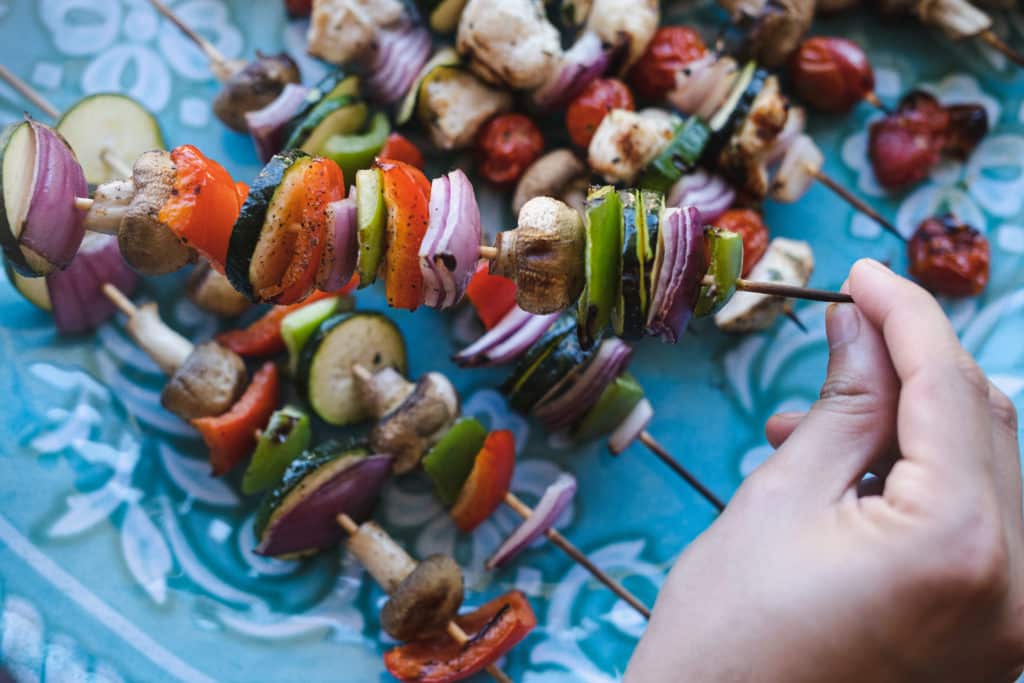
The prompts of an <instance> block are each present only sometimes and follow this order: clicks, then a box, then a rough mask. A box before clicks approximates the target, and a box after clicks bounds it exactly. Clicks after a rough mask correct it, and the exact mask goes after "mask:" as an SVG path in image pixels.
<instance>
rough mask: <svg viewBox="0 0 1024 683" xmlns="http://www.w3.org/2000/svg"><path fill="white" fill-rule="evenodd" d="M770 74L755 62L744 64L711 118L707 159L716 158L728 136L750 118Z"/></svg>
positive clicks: (712, 159) (714, 160)
mask: <svg viewBox="0 0 1024 683" xmlns="http://www.w3.org/2000/svg"><path fill="white" fill-rule="evenodd" d="M769 75H770V74H769V73H768V72H767V71H765V70H764V69H758V68H757V64H756V63H755V62H747V63H746V64H745V65H744V66H743V70H742V71H740V72H739V74H737V76H736V81H735V82H734V83H733V87H732V90H730V91H729V96H728V97H727V98H726V100H725V103H724V104H723V105H722V106H721V107H720V108H719V110H718V111H717V112H715V115H714V116H713V117H711V120H710V121H708V128H710V129H711V136H710V138H709V139H708V141H707V144H706V145H705V146H704V158H705V159H708V160H709V161H711V162H712V163H714V162H717V160H718V155H719V154H720V153H721V151H722V149H724V148H725V145H726V144H727V143H728V142H729V138H731V137H732V134H733V133H734V132H735V131H737V130H739V128H740V126H741V125H742V124H743V121H744V120H745V119H746V118H747V114H749V113H750V107H751V105H753V104H754V100H755V99H757V95H758V93H760V92H761V88H763V87H764V82H765V79H767V78H768V76H769Z"/></svg>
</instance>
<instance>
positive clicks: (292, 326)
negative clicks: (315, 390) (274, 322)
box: [281, 296, 341, 373]
mask: <svg viewBox="0 0 1024 683" xmlns="http://www.w3.org/2000/svg"><path fill="white" fill-rule="evenodd" d="M340 303H341V297H338V296H334V297H331V298H329V299H321V300H320V301H314V302H313V303H311V304H308V305H306V306H303V307H302V308H299V309H297V310H294V311H292V312H291V313H289V314H288V315H286V316H285V317H284V318H283V319H282V320H281V337H282V338H283V339H284V345H285V348H287V349H288V367H289V368H291V370H292V372H293V373H294V372H295V368H296V367H297V366H298V362H299V354H301V353H302V348H303V347H304V346H305V345H306V342H307V341H309V338H310V337H311V336H313V333H314V332H316V331H317V328H319V327H320V323H322V322H323V321H325V320H327V319H328V318H330V317H331V316H332V315H334V314H335V313H337V312H338V308H339V306H340Z"/></svg>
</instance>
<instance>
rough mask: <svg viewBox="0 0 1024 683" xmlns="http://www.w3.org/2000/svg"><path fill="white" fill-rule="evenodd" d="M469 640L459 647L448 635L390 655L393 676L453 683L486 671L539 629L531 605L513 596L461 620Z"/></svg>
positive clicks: (411, 682)
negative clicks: (536, 627)
mask: <svg viewBox="0 0 1024 683" xmlns="http://www.w3.org/2000/svg"><path fill="white" fill-rule="evenodd" d="M455 622H456V623H457V624H458V625H459V626H461V627H462V630H463V631H465V632H466V634H467V635H468V636H469V642H468V643H466V644H465V645H459V644H458V643H456V642H455V641H454V640H453V639H452V638H451V636H449V635H447V634H445V635H440V636H437V637H434V638H429V639H426V640H417V641H415V642H412V643H406V644H405V645H399V646H398V647H396V648H394V649H391V650H388V651H387V652H386V653H384V666H385V667H386V668H387V670H388V672H389V673H390V674H391V675H392V676H394V677H395V678H397V679H398V680H400V681H403V682H404V683H452V682H453V681H461V680H464V679H466V678H469V677H470V676H472V675H474V674H476V673H479V672H480V671H483V670H484V669H485V668H487V667H488V666H490V665H491V664H493V663H494V662H496V661H498V659H500V658H501V657H502V656H504V655H505V654H506V653H508V652H509V651H510V650H511V649H512V648H513V647H515V646H516V645H517V644H518V643H519V642H520V641H521V640H522V639H523V638H525V637H526V636H527V635H528V634H529V633H530V631H532V630H533V628H534V627H535V626H536V625H537V616H536V615H535V614H534V613H533V608H531V607H530V602H529V600H527V599H526V596H525V595H523V594H522V593H521V592H519V591H515V590H514V591H509V592H508V593H505V594H504V595H501V596H498V597H497V598H495V599H494V600H491V601H490V602H488V603H487V604H485V605H483V606H482V607H480V608H478V609H476V610H474V611H473V612H470V613H469V614H465V615H463V616H460V617H457V618H456V619H455Z"/></svg>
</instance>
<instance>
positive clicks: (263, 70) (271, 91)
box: [213, 52, 302, 133]
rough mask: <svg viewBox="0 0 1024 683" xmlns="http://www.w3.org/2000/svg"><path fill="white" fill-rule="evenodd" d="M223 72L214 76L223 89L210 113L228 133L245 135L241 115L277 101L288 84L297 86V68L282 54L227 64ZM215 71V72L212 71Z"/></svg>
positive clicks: (246, 125)
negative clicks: (219, 80)
mask: <svg viewBox="0 0 1024 683" xmlns="http://www.w3.org/2000/svg"><path fill="white" fill-rule="evenodd" d="M227 64H228V65H229V70H228V72H227V73H224V74H221V73H217V75H218V77H219V78H221V80H222V81H223V82H224V87H223V88H221V90H220V92H219V93H217V97H215V98H214V100H213V113H214V114H216V115H217V118H219V119H220V120H221V121H223V122H224V123H225V124H227V125H228V127H230V128H231V129H232V130H235V131H238V132H239V133H247V132H248V131H249V126H248V124H247V123H246V120H245V115H246V113H248V112H251V111H257V110H259V109H263V108H264V107H266V106H267V105H268V104H270V103H271V102H273V101H274V100H275V99H277V96H278V95H280V94H281V91H282V90H284V86H286V85H288V84H289V83H299V82H300V81H301V80H302V79H301V76H300V75H299V67H298V66H297V65H296V64H295V62H294V61H293V60H292V58H291V57H289V56H288V55H286V54H284V53H283V52H282V53H281V54H277V55H264V54H262V53H260V52H257V53H256V59H254V60H253V61H251V62H238V61H234V60H233V61H231V62H227ZM215 71H219V70H217V69H215Z"/></svg>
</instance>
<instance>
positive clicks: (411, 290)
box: [377, 159, 430, 311]
mask: <svg viewBox="0 0 1024 683" xmlns="http://www.w3.org/2000/svg"><path fill="white" fill-rule="evenodd" d="M377 167H378V168H380V170H381V177H382V178H383V180H384V204H385V206H387V210H388V220H387V251H386V252H385V253H384V264H385V265H386V268H385V276H384V293H385V294H386V295H387V299H388V305H390V306H391V307H392V308H405V309H408V310H410V311H412V310H415V309H416V307H418V306H419V305H420V304H421V303H422V302H423V275H421V274H420V257H419V251H420V243H421V242H423V236H424V235H425V234H426V232H427V225H428V224H429V223H430V204H429V203H430V181H429V180H427V177H426V176H425V175H423V171H421V170H419V169H418V168H416V167H415V166H410V165H409V164H406V163H403V162H401V161H391V160H388V159H378V160H377Z"/></svg>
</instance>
